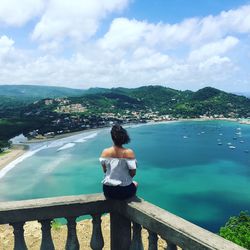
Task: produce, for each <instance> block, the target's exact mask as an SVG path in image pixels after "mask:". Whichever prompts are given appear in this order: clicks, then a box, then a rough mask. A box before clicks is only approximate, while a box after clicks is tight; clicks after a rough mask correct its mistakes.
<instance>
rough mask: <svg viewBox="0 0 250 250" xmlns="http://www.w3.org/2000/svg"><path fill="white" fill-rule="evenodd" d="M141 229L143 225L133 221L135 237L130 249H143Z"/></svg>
mask: <svg viewBox="0 0 250 250" xmlns="http://www.w3.org/2000/svg"><path fill="white" fill-rule="evenodd" d="M141 229H142V227H141V225H139V224H137V223H135V222H133V238H132V242H131V246H130V249H129V250H143V244H142V239H141Z"/></svg>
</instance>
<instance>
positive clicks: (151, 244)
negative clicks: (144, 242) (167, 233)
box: [148, 230, 158, 250]
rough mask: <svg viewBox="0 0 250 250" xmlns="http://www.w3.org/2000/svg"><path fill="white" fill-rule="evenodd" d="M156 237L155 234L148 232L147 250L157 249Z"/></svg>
mask: <svg viewBox="0 0 250 250" xmlns="http://www.w3.org/2000/svg"><path fill="white" fill-rule="evenodd" d="M157 242H158V236H157V234H156V233H153V232H151V231H150V230H148V250H157V249H158V245H157Z"/></svg>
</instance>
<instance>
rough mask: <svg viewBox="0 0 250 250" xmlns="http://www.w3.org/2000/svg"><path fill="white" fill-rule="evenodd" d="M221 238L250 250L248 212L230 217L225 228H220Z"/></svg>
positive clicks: (249, 217) (249, 219)
mask: <svg viewBox="0 0 250 250" xmlns="http://www.w3.org/2000/svg"><path fill="white" fill-rule="evenodd" d="M219 234H220V236H222V237H223V238H225V239H227V240H230V241H233V242H234V243H236V244H238V245H240V246H242V247H245V248H247V249H250V215H249V213H248V211H244V212H243V211H242V212H240V214H239V216H233V217H230V218H229V220H228V222H227V223H226V225H225V226H224V227H221V228H220V232H219Z"/></svg>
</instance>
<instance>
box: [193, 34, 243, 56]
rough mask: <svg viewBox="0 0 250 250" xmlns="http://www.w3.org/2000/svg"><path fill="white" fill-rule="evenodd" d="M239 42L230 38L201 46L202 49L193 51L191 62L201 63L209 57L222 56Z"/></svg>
mask: <svg viewBox="0 0 250 250" xmlns="http://www.w3.org/2000/svg"><path fill="white" fill-rule="evenodd" d="M238 42H239V39H237V38H235V37H232V36H228V37H226V38H225V39H220V40H218V41H216V42H211V43H208V44H205V45H203V46H201V47H200V48H198V49H196V50H193V51H191V53H190V55H189V60H191V61H201V60H204V59H206V58H209V57H213V56H217V55H222V54H225V53H226V52H228V51H229V50H230V49H232V48H234V47H235V46H236V45H237V44H238Z"/></svg>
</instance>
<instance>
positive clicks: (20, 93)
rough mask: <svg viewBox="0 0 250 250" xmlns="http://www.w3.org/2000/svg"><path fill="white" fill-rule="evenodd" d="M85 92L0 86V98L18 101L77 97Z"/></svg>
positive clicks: (62, 88) (30, 86) (35, 86)
mask: <svg viewBox="0 0 250 250" xmlns="http://www.w3.org/2000/svg"><path fill="white" fill-rule="evenodd" d="M85 92H86V90H84V89H72V88H65V87H56V86H40V85H0V96H5V97H16V98H19V99H25V98H26V99H33V100H35V99H43V98H56V97H67V96H79V95H82V94H84V93H85Z"/></svg>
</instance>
